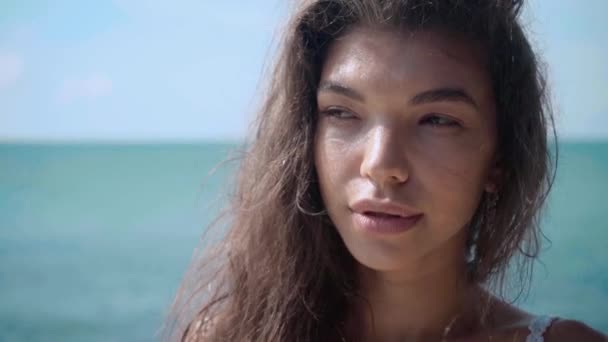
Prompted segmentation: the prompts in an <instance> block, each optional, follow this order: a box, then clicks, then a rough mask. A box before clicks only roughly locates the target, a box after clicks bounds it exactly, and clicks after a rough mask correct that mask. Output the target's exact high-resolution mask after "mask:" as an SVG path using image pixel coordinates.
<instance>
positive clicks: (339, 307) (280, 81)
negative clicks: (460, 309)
mask: <svg viewBox="0 0 608 342" xmlns="http://www.w3.org/2000/svg"><path fill="white" fill-rule="evenodd" d="M296 5H297V6H296V8H295V9H294V14H293V17H292V18H291V20H290V21H289V24H288V25H287V27H286V30H285V32H284V33H285V36H284V37H283V41H282V49H281V51H280V54H279V55H278V59H277V61H276V64H275V65H274V68H273V69H272V72H271V76H270V78H269V80H270V84H269V88H268V93H267V95H266V96H265V98H264V102H263V104H262V106H261V108H260V110H259V114H258V117H257V121H256V134H255V136H254V138H253V140H252V142H251V143H250V144H249V145H248V146H247V147H246V149H245V152H244V155H243V157H242V159H241V164H240V169H239V172H238V175H237V180H236V190H235V193H234V195H233V197H232V199H231V202H230V206H229V207H228V209H227V211H226V212H227V218H228V219H229V220H228V230H227V232H226V234H225V238H224V239H223V240H222V241H220V243H218V245H217V248H214V249H207V250H205V258H204V259H203V260H202V261H197V262H196V263H195V264H194V265H193V267H192V269H191V270H190V271H189V273H188V276H187V277H186V279H185V280H184V281H183V284H182V287H181V289H180V291H179V292H178V295H177V298H176V301H175V303H174V305H173V308H172V311H171V313H170V315H169V319H168V321H169V324H168V325H167V329H166V336H167V337H168V338H169V339H171V340H188V341H197V340H204V341H290V342H292V341H322V340H323V341H324V340H331V339H334V338H336V337H337V336H338V335H339V333H340V324H341V322H342V321H343V319H344V317H345V315H346V311H347V303H348V302H349V298H351V297H353V296H357V280H356V279H355V274H356V272H355V263H356V262H355V260H354V259H353V257H352V256H351V255H350V254H349V252H348V251H347V249H346V247H345V246H344V244H343V242H342V240H341V239H340V236H339V235H338V233H337V232H336V229H335V227H334V226H333V224H332V222H331V220H329V218H328V216H327V214H326V212H325V210H324V207H323V203H322V201H321V198H320V195H319V188H318V183H317V176H316V172H315V168H314V158H313V157H314V156H313V139H314V135H315V127H316V122H317V114H318V113H317V104H316V91H317V86H318V81H319V77H320V70H321V67H322V64H323V61H324V57H325V54H326V50H327V47H328V45H329V44H330V43H331V42H332V41H333V40H334V39H336V38H337V37H339V36H340V35H342V34H344V33H345V32H346V31H347V30H348V29H349V28H351V27H353V26H354V25H375V26H382V27H392V28H395V29H404V30H410V31H413V30H437V31H440V32H441V31H443V32H450V33H457V34H460V35H463V36H464V37H466V38H467V39H469V40H471V41H474V42H476V43H478V44H480V45H481V46H482V47H483V50H484V53H485V57H486V60H487V61H488V63H487V65H486V67H487V69H488V71H489V74H490V76H491V80H492V87H493V91H494V94H495V99H496V108H497V132H498V137H497V139H498V140H497V154H498V156H499V160H500V167H501V169H502V171H503V172H504V174H503V179H502V185H501V188H500V194H501V196H500V198H499V200H498V202H497V203H496V214H495V219H494V222H493V224H492V225H491V226H490V225H488V224H487V222H484V221H483V220H482V219H481V216H482V213H483V211H484V210H485V209H484V208H485V207H486V206H487V200H486V198H485V197H484V198H482V200H481V201H480V203H479V207H478V210H477V212H476V214H475V215H474V216H473V219H472V221H471V223H470V230H469V231H470V238H469V243H468V244H469V247H470V248H472V247H473V246H475V250H476V253H475V257H474V258H473V259H472V260H470V261H469V262H470V265H471V266H472V267H470V268H469V270H470V271H469V272H470V274H469V277H468V279H469V280H470V281H471V282H475V283H478V284H484V285H486V286H489V284H494V285H496V284H503V281H504V279H505V274H506V273H507V268H508V267H509V265H511V264H513V261H514V260H517V261H518V262H517V263H514V264H515V265H517V266H518V267H517V268H516V272H515V273H514V274H516V275H519V276H521V279H524V280H525V279H526V278H529V274H530V269H531V267H530V266H531V264H532V263H531V261H533V260H534V258H535V257H536V256H537V255H538V252H539V243H540V229H539V215H540V212H541V209H542V207H543V204H544V202H545V200H546V198H547V195H548V192H549V189H550V188H551V184H552V182H553V179H554V174H555V172H554V170H555V165H554V164H553V162H556V158H555V157H554V156H553V155H552V153H551V149H550V147H551V146H552V145H550V144H548V134H549V133H552V134H553V137H555V130H554V128H553V127H554V126H553V117H552V114H551V111H550V108H549V106H548V98H547V92H546V82H545V78H544V76H543V75H544V72H543V69H542V64H541V63H540V62H539V59H538V56H537V55H536V54H535V52H534V51H533V49H532V48H531V46H530V43H529V41H528V39H527V37H526V34H525V32H524V30H523V28H522V25H521V24H520V22H519V21H520V19H519V14H520V12H521V8H522V1H517V0H467V1H463V0H314V1H298V2H297V4H296ZM554 146H556V145H554ZM555 156H556V154H555ZM498 287H502V285H500V286H498ZM197 298H198V299H197ZM184 328H186V329H185V330H186V332H184Z"/></svg>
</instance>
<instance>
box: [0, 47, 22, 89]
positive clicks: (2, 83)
mask: <svg viewBox="0 0 608 342" xmlns="http://www.w3.org/2000/svg"><path fill="white" fill-rule="evenodd" d="M22 74H23V59H21V57H19V56H17V55H15V54H11V53H2V52H0V90H2V89H5V88H8V87H10V86H11V85H13V84H15V83H16V82H17V80H19V78H20V77H21V75H22Z"/></svg>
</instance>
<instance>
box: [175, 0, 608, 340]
mask: <svg viewBox="0 0 608 342" xmlns="http://www.w3.org/2000/svg"><path fill="white" fill-rule="evenodd" d="M521 6H522V4H521V1H515V0H511V1H506V0H471V1H461V0H409V1H408V0H318V1H301V2H299V3H298V6H297V7H298V8H297V9H296V11H295V14H294V16H293V18H292V20H291V22H290V25H289V26H288V28H287V30H286V36H285V40H284V45H283V50H282V53H281V54H280V57H279V59H278V61H277V64H276V67H275V69H274V71H273V74H272V79H271V84H270V88H269V93H268V95H267V98H266V99H265V102H264V105H263V108H261V110H260V114H259V117H258V118H259V121H258V122H257V135H256V137H255V139H254V141H253V142H252V143H251V145H250V146H249V147H248V150H247V152H246V154H245V156H244V158H243V160H242V164H241V168H240V172H239V176H238V181H237V188H236V193H235V196H234V198H233V201H232V203H231V207H230V209H229V210H228V214H229V218H230V224H229V230H228V232H227V234H226V237H225V240H224V241H223V242H222V243H221V244H220V248H219V249H214V252H213V253H211V252H208V254H209V255H208V258H207V259H205V260H206V261H205V262H203V264H202V265H200V266H198V267H196V268H195V269H194V270H193V271H192V273H191V275H190V278H191V279H193V281H194V286H195V288H194V289H192V285H191V284H190V283H188V282H185V283H184V285H183V287H182V289H181V293H180V294H179V295H178V300H177V301H176V304H175V306H174V314H175V315H176V316H179V317H182V318H181V319H182V320H185V322H186V323H189V324H188V325H187V329H186V331H185V332H183V334H182V331H180V328H179V327H180V326H179V323H178V325H177V326H176V328H175V335H174V337H173V338H174V339H176V340H184V341H442V340H450V341H452V340H454V341H487V340H492V341H524V340H527V341H541V340H543V339H544V340H545V341H573V340H576V341H583V340H584V341H601V340H604V338H605V337H604V336H603V335H601V334H600V333H599V332H597V331H594V330H592V329H591V328H589V327H587V326H585V325H584V324H583V323H580V322H576V321H570V320H566V319H561V318H555V317H546V316H533V315H532V314H529V313H526V312H524V311H521V310H519V309H517V308H516V307H514V306H511V305H510V304H508V303H507V302H506V301H505V300H503V299H502V298H501V297H500V296H499V294H500V293H501V291H500V290H501V289H502V286H503V283H504V279H505V272H506V270H507V266H508V265H510V264H514V265H516V266H519V267H517V268H515V271H516V275H519V276H520V278H521V279H523V280H525V279H526V278H527V275H528V271H529V266H530V262H531V261H532V260H534V258H535V257H536V256H537V254H538V249H539V234H540V232H539V227H538V218H539V215H540V210H541V208H542V207H543V203H544V202H545V199H546V198H547V194H548V191H549V189H550V186H551V183H552V180H553V174H554V173H553V172H554V168H553V165H552V162H551V160H552V159H551V155H550V153H549V151H548V143H547V133H548V132H554V131H553V130H552V127H553V126H552V123H553V121H552V116H551V113H550V111H549V109H548V106H547V104H546V100H547V94H546V93H545V84H544V79H543V75H542V72H541V70H540V67H539V62H538V59H537V56H536V55H535V54H534V52H533V51H532V49H531V47H530V45H529V43H528V40H527V39H526V36H525V34H524V33H523V31H522V28H521V26H520V24H519V23H518V14H519V12H520V9H521ZM522 286H524V285H522ZM192 298H198V300H196V299H192ZM192 307H194V309H193V310H195V313H196V316H195V317H194V318H192V317H188V316H187V311H188V310H187V309H188V308H192ZM183 317H185V318H183ZM178 322H179V319H178Z"/></svg>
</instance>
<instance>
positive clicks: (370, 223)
mask: <svg viewBox="0 0 608 342" xmlns="http://www.w3.org/2000/svg"><path fill="white" fill-rule="evenodd" d="M353 216H354V221H355V225H356V226H357V227H359V228H360V229H362V230H366V231H370V232H373V233H379V234H398V233H402V232H405V231H408V230H410V229H411V228H413V227H414V225H415V224H416V223H417V222H418V221H419V220H420V218H421V217H422V214H420V215H416V216H408V217H400V216H381V215H367V214H361V213H353Z"/></svg>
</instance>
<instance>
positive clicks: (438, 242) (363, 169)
mask: <svg viewBox="0 0 608 342" xmlns="http://www.w3.org/2000/svg"><path fill="white" fill-rule="evenodd" d="M477 51H478V50H477V49H476V48H475V46H473V45H471V44H469V43H467V42H466V41H463V40H461V39H457V38H454V37H451V36H447V35H444V34H441V33H437V32H418V33H416V34H415V35H414V36H411V35H410V34H409V33H404V32H401V33H400V32H396V31H385V30H378V29H372V28H365V27H358V28H355V29H354V30H352V31H350V32H349V33H347V34H346V35H345V36H343V37H341V38H340V39H338V40H336V41H334V42H333V43H332V45H331V46H330V48H329V51H328V54H327V58H326V60H325V62H324V65H323V68H322V73H321V77H320V81H321V83H323V82H326V81H331V82H338V83H339V84H341V85H345V86H347V87H348V88H352V89H353V90H355V91H356V92H357V93H359V94H360V95H361V96H362V97H363V98H364V100H363V101H360V100H356V99H353V98H351V97H348V96H344V95H343V94H339V93H336V92H332V91H324V90H319V91H318V93H317V102H318V110H319V120H318V126H317V127H316V134H315V146H314V149H315V167H316V170H317V173H318V177H319V184H320V189H321V195H322V198H323V201H324V204H325V206H326V207H327V210H328V213H329V216H330V218H331V219H332V221H333V223H334V224H335V226H336V228H337V230H338V232H339V234H340V236H341V237H342V239H343V240H344V242H345V244H346V246H347V248H348V250H349V251H350V253H351V254H352V255H353V256H354V258H355V259H356V260H357V261H358V262H359V263H361V264H362V265H365V266H367V267H369V268H370V269H374V270H378V271H397V270H404V269H417V270H420V269H423V268H424V267H429V265H431V264H434V263H441V262H442V260H445V258H452V259H454V258H461V259H462V257H463V253H464V244H465V240H466V235H467V234H466V227H467V224H468V222H469V221H470V219H471V217H472V216H473V214H474V212H475V209H476V208H477V206H478V203H479V200H480V198H481V195H482V193H483V191H484V190H486V191H492V189H493V188H494V186H495V184H494V182H493V180H494V177H493V175H494V174H496V172H497V170H496V168H495V166H494V165H495V164H496V163H495V155H494V152H495V144H496V127H495V126H496V119H495V107H494V106H495V105H494V102H495V101H494V98H493V94H492V87H491V82H490V79H489V75H488V74H487V71H486V70H485V68H484V67H483V62H482V58H481V57H480V56H479V54H478V53H477ZM445 87H451V88H460V89H463V90H464V91H466V92H467V93H468V94H469V95H471V97H472V99H473V100H474V101H475V103H476V106H472V105H469V104H466V103H463V102H461V101H441V102H433V103H424V104H416V105H415V104H412V103H411V101H410V100H411V99H412V98H413V97H414V96H415V95H416V94H419V93H421V92H424V91H427V90H430V89H436V88H445ZM330 110H334V111H335V110H339V111H341V113H344V114H340V115H328V114H327V113H328V111H330ZM429 115H431V116H432V115H436V116H439V117H442V118H447V119H448V122H452V123H453V122H457V123H458V126H449V125H444V126H441V125H432V124H429V123H428V121H425V120H427V119H428V118H429ZM360 198H377V199H381V200H386V199H390V200H391V201H393V202H397V203H400V204H404V205H407V206H409V207H410V208H412V209H414V210H416V211H418V212H422V213H423V214H424V216H423V217H422V219H421V220H420V221H418V223H417V224H416V226H415V227H414V228H413V229H410V230H408V231H406V232H404V233H400V234H398V235H389V236H384V235H374V234H371V233H369V232H365V231H362V230H359V229H357V228H356V227H355V226H354V225H353V217H352V212H351V210H350V208H349V205H351V204H352V202H353V201H354V200H356V199H360Z"/></svg>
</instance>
